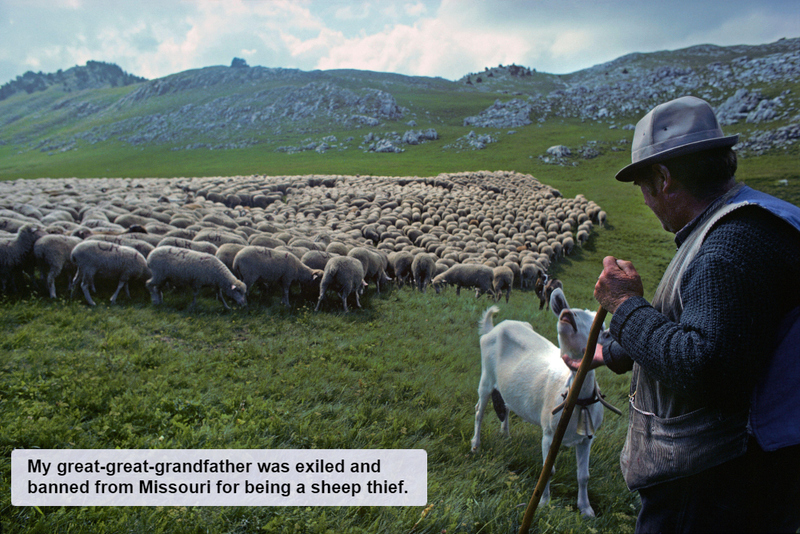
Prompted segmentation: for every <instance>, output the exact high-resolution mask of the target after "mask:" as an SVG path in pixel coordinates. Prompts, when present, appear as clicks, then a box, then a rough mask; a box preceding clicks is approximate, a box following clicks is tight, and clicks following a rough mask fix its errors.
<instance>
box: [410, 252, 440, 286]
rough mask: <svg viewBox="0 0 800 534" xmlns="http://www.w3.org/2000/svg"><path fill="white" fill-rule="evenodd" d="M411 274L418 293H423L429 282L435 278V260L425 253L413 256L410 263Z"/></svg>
mask: <svg viewBox="0 0 800 534" xmlns="http://www.w3.org/2000/svg"><path fill="white" fill-rule="evenodd" d="M411 274H412V276H413V278H414V284H415V285H416V286H417V289H418V290H419V292H420V293H425V290H426V289H427V288H428V286H429V285H430V284H431V280H433V278H434V277H435V276H436V258H435V257H434V256H433V255H431V254H428V253H426V252H420V253H419V254H417V255H416V256H414V261H413V262H412V263H411Z"/></svg>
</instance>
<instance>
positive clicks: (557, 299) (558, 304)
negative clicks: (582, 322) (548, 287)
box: [550, 287, 569, 317]
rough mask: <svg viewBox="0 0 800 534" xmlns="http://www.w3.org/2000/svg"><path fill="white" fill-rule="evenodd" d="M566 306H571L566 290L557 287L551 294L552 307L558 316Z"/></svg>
mask: <svg viewBox="0 0 800 534" xmlns="http://www.w3.org/2000/svg"><path fill="white" fill-rule="evenodd" d="M565 308H569V304H568V303H567V297H565V296H564V291H563V290H562V289H561V288H560V287H557V288H555V289H554V290H553V293H552V294H551V295H550V309H551V310H553V313H555V314H556V317H558V316H560V315H561V310H563V309H565Z"/></svg>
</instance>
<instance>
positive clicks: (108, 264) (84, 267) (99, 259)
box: [70, 240, 150, 306]
mask: <svg viewBox="0 0 800 534" xmlns="http://www.w3.org/2000/svg"><path fill="white" fill-rule="evenodd" d="M70 258H71V260H72V263H74V264H75V266H76V267H77V268H78V271H77V272H76V273H75V278H74V279H73V285H74V284H75V283H76V282H78V281H80V285H81V290H83V295H84V297H86V302H88V303H89V305H90V306H94V305H95V303H94V301H93V300H92V296H91V292H92V291H96V289H95V285H94V277H95V276H96V275H98V274H99V275H100V276H101V277H103V278H117V279H118V280H119V282H118V283H117V289H116V291H114V294H113V295H112V296H111V303H112V304H113V303H114V302H116V300H117V296H118V295H119V292H120V290H121V289H123V288H125V293H126V294H127V295H128V298H130V296H131V294H130V290H129V288H128V282H129V281H130V280H136V279H140V278H146V277H148V276H149V275H150V271H149V270H148V268H147V260H145V258H144V256H143V255H142V254H140V253H139V252H138V251H137V250H136V249H134V248H131V247H126V246H124V245H117V244H115V243H108V242H106V241H97V240H90V241H82V242H81V243H78V244H77V245H75V247H74V248H73V249H72V254H71V255H70Z"/></svg>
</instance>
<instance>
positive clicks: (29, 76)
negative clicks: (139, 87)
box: [0, 61, 147, 100]
mask: <svg viewBox="0 0 800 534" xmlns="http://www.w3.org/2000/svg"><path fill="white" fill-rule="evenodd" d="M144 81H147V79H146V78H142V77H141V76H135V75H133V74H128V73H127V72H125V71H123V70H122V69H121V68H120V67H119V66H118V65H114V64H113V63H103V62H102V61H88V62H87V63H86V66H84V67H77V66H76V67H72V68H71V69H67V70H65V71H62V70H58V71H57V72H51V73H47V74H45V73H43V72H38V73H37V72H33V71H28V72H26V73H25V74H23V75H22V76H17V78H16V79H14V80H11V81H10V82H8V83H6V84H4V85H3V86H2V87H0V100H5V99H6V98H8V97H10V96H13V95H15V94H17V93H25V94H32V93H36V92H40V91H46V90H47V89H49V88H50V87H53V86H57V87H59V89H60V90H62V91H64V92H67V93H69V92H72V91H83V90H84V89H100V88H103V87H122V86H125V85H131V84H134V83H140V82H144Z"/></svg>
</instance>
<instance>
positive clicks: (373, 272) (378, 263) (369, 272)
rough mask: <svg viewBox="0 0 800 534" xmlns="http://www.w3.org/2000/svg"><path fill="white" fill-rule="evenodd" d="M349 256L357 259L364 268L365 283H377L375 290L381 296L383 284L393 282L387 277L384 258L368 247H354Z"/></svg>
mask: <svg viewBox="0 0 800 534" xmlns="http://www.w3.org/2000/svg"><path fill="white" fill-rule="evenodd" d="M347 255H348V256H350V257H352V258H356V259H358V260H359V261H360V262H361V265H362V266H363V267H364V273H365V274H364V281H366V282H368V283H369V282H372V281H374V282H375V288H376V290H377V292H378V294H379V295H380V293H381V284H383V283H386V282H391V281H392V279H391V278H389V277H388V276H387V275H386V271H385V270H384V263H383V260H384V258H383V256H381V254H380V253H379V252H378V251H373V250H370V249H368V248H367V247H354V248H352V249H350V252H348V253H347Z"/></svg>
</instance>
